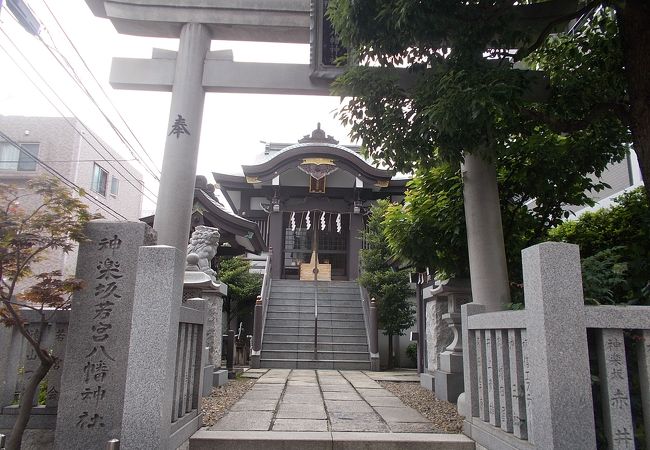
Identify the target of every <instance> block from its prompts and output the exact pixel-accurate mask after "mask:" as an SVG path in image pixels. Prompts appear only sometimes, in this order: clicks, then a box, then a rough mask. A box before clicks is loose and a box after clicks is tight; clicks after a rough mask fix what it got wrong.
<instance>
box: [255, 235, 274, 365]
mask: <svg viewBox="0 0 650 450" xmlns="http://www.w3.org/2000/svg"><path fill="white" fill-rule="evenodd" d="M272 256H273V248H271V247H269V254H268V255H267V257H266V265H265V270H264V279H263V280H262V290H261V292H260V295H259V296H258V297H257V301H256V302H255V311H254V313H253V338H252V339H251V342H252V345H251V359H250V365H251V368H252V369H258V368H259V367H260V355H261V352H262V339H263V336H264V327H265V325H266V312H267V310H268V305H269V296H270V295H271V273H272V272H271V260H272Z"/></svg>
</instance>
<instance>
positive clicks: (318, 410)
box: [211, 369, 436, 433]
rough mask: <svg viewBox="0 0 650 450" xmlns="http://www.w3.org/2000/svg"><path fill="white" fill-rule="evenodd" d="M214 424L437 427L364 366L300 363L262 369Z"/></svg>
mask: <svg viewBox="0 0 650 450" xmlns="http://www.w3.org/2000/svg"><path fill="white" fill-rule="evenodd" d="M260 373H261V372H260ZM211 430H215V431H303V432H310V431H311V432H318V431H320V432H323V431H360V432H373V433H391V432H392V433H434V432H435V431H436V430H434V428H433V426H432V424H431V422H429V421H428V420H427V419H425V418H424V417H422V415H420V413H418V412H417V411H415V410H414V409H412V408H409V407H407V406H406V405H404V404H403V403H402V402H401V401H400V399H399V398H397V397H396V396H395V395H393V394H391V393H390V392H388V391H387V390H385V389H384V388H382V387H381V385H380V384H379V383H377V382H376V381H374V380H373V379H372V378H370V377H369V376H368V375H366V374H365V373H363V372H360V371H338V370H296V369H294V370H291V369H270V370H268V371H267V372H266V373H264V374H262V375H261V376H260V377H259V379H258V380H257V382H256V383H255V385H254V386H253V387H252V389H251V390H250V391H248V392H247V393H246V394H245V395H244V396H243V397H242V398H241V399H240V400H239V401H238V402H237V403H235V404H234V405H233V406H232V408H231V409H230V411H229V412H228V414H226V415H225V416H224V417H222V418H221V419H220V420H219V421H218V422H217V423H216V424H215V425H214V426H213V427H212V428H211Z"/></svg>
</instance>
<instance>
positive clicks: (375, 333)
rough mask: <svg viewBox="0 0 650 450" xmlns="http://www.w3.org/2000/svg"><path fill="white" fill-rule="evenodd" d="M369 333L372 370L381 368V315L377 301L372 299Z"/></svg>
mask: <svg viewBox="0 0 650 450" xmlns="http://www.w3.org/2000/svg"><path fill="white" fill-rule="evenodd" d="M368 311H369V312H370V313H369V316H370V317H369V320H368V322H369V325H370V326H369V333H370V336H368V337H369V338H370V348H369V350H370V370H375V371H376V370H379V315H378V312H377V301H376V300H375V299H374V298H372V299H370V308H369V309H368Z"/></svg>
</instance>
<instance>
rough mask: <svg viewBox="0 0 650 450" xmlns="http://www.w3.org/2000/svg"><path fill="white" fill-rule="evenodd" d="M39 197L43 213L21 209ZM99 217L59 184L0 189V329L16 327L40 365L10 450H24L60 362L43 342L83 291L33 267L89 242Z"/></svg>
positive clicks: (38, 209)
mask: <svg viewBox="0 0 650 450" xmlns="http://www.w3.org/2000/svg"><path fill="white" fill-rule="evenodd" d="M80 194H83V193H80ZM30 197H31V198H30ZM34 197H35V198H37V199H38V200H37V202H38V204H39V206H38V207H36V208H35V209H34V210H29V211H28V210H25V209H23V208H22V207H21V203H29V202H30V200H32V198H34ZM97 217H98V216H94V215H92V214H90V213H89V212H88V208H87V206H86V205H85V204H84V203H83V202H81V201H80V200H79V199H78V198H77V197H76V196H74V195H72V194H71V193H70V192H69V190H68V189H67V188H66V187H65V186H63V185H62V184H61V183H60V182H59V181H58V180H56V179H51V178H48V179H36V180H33V181H30V182H29V183H28V186H27V189H19V188H16V187H14V186H10V185H6V184H0V280H1V281H0V323H1V324H3V325H4V326H9V327H16V328H17V329H18V331H19V332H20V334H21V335H22V336H23V338H24V339H25V341H26V342H27V344H28V345H29V346H30V347H31V348H32V349H33V350H34V352H35V354H36V356H37V357H38V362H39V366H38V368H37V369H36V370H35V371H34V373H33V374H32V375H31V377H30V378H29V379H28V380H27V382H26V383H25V387H24V391H23V392H22V393H21V395H20V403H19V406H18V415H17V416H16V422H15V423H14V426H13V428H12V430H11V435H10V436H9V439H8V442H7V449H12V450H13V449H19V448H20V446H21V443H22V438H23V433H24V431H25V428H26V426H27V422H28V421H29V417H30V414H31V411H32V404H33V401H34V396H35V395H36V393H37V392H38V389H39V385H40V383H41V382H42V381H43V379H44V378H45V376H46V375H47V373H48V371H49V370H50V368H51V367H52V365H53V364H54V362H55V360H56V359H57V358H60V356H61V355H54V354H52V353H51V350H50V349H49V348H46V347H44V346H43V343H42V342H41V338H42V337H43V336H44V334H45V329H46V328H47V322H48V320H49V318H50V317H51V316H52V315H53V314H55V313H56V312H57V311H59V310H63V309H67V308H69V307H70V297H71V295H72V293H73V292H75V291H77V290H79V289H81V287H82V285H81V280H78V279H75V278H64V277H62V275H61V272H60V271H53V272H44V273H34V272H33V268H34V265H35V264H36V263H38V262H39V261H41V260H43V259H44V258H46V257H47V254H48V252H50V251H55V250H58V251H63V252H65V253H68V252H70V251H72V250H73V248H74V243H75V242H81V241H83V240H84V239H85V237H84V234H83V231H84V226H85V225H86V223H88V221H89V220H91V219H94V218H97ZM30 277H31V279H33V280H34V284H33V285H32V286H31V287H29V288H28V289H27V290H26V291H24V292H22V293H19V292H18V289H17V287H18V282H19V281H21V280H26V279H28V278H30ZM25 310H31V311H34V312H36V313H38V315H39V317H40V322H37V323H35V324H34V322H31V323H30V325H35V326H36V327H37V328H36V333H31V334H30V333H29V332H28V331H29V330H28V329H27V323H26V322H25V321H24V320H23V318H22V314H23V311H25Z"/></svg>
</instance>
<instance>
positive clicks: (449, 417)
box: [379, 381, 463, 433]
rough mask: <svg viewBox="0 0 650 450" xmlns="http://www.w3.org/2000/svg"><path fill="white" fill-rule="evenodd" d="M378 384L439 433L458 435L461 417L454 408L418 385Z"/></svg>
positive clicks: (381, 382) (384, 382) (387, 382)
mask: <svg viewBox="0 0 650 450" xmlns="http://www.w3.org/2000/svg"><path fill="white" fill-rule="evenodd" d="M379 384H381V385H382V386H383V387H384V388H385V389H386V390H388V391H390V392H392V393H393V394H395V395H397V396H398V397H399V399H400V400H401V401H402V402H403V403H404V404H405V405H407V406H410V407H411V408H413V409H415V410H417V411H419V412H420V414H422V415H423V416H424V417H426V418H427V419H429V420H430V421H431V422H432V423H433V425H434V426H435V427H436V428H437V429H438V430H440V432H442V433H460V432H461V430H462V429H463V416H460V415H458V411H456V407H455V406H454V405H453V404H452V403H449V402H445V401H443V400H438V399H437V398H436V396H435V395H434V394H433V392H431V391H430V390H428V389H425V388H423V387H422V386H420V383H406V382H400V383H394V382H390V381H380V382H379Z"/></svg>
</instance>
